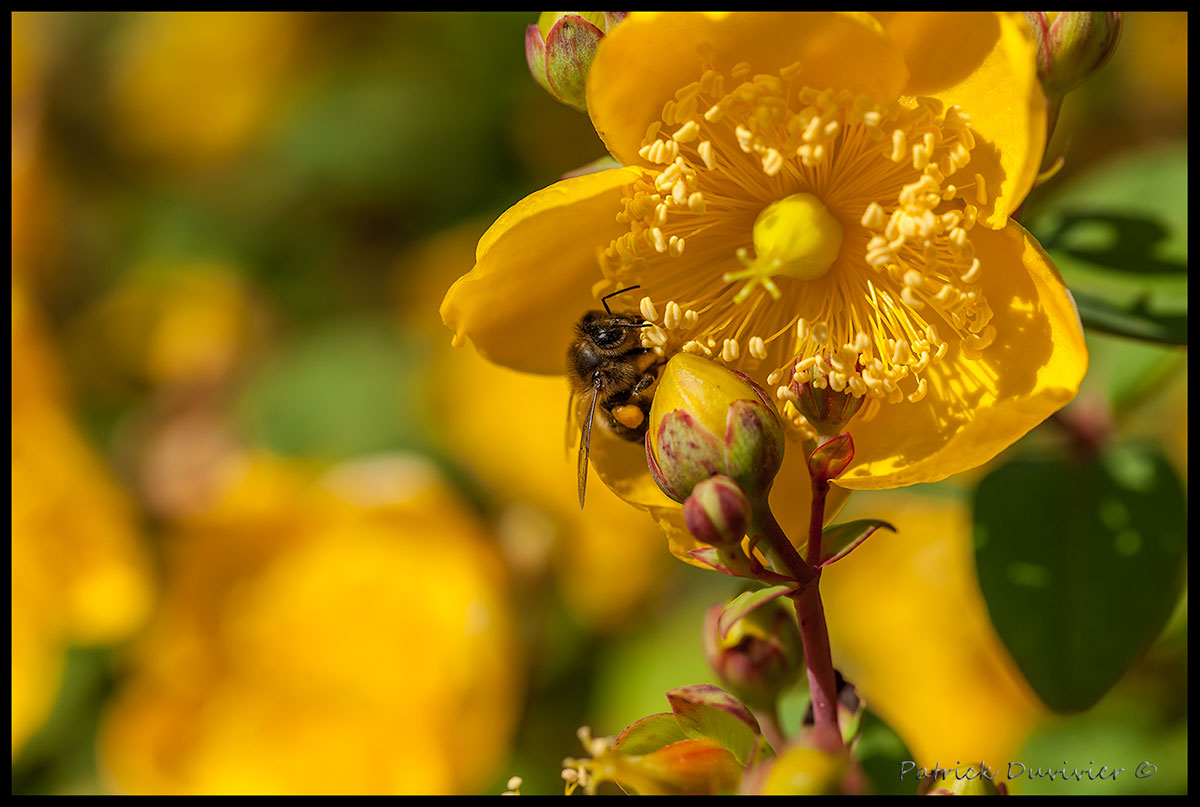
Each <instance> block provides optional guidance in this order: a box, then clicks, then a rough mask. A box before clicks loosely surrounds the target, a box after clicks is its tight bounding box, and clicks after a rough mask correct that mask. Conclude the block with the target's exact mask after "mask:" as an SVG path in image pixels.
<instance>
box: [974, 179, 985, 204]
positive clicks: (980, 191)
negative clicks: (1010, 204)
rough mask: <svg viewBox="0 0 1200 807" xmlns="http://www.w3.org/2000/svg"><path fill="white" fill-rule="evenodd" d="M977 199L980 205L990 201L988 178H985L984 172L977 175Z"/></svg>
mask: <svg viewBox="0 0 1200 807" xmlns="http://www.w3.org/2000/svg"><path fill="white" fill-rule="evenodd" d="M975 201H976V202H979V204H980V205H986V204H987V203H988V195H987V180H985V179H984V178H983V174H976V175H975Z"/></svg>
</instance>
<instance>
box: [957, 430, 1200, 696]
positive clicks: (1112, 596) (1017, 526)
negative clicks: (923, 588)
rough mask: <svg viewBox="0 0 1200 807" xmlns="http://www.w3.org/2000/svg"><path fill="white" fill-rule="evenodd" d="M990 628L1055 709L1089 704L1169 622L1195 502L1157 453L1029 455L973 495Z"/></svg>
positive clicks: (1129, 449) (1120, 450)
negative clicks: (1084, 457) (1078, 458)
mask: <svg viewBox="0 0 1200 807" xmlns="http://www.w3.org/2000/svg"><path fill="white" fill-rule="evenodd" d="M974 511H975V512H974V517H975V559H976V566H977V568H978V572H979V584H980V588H981V589H982V591H983V596H984V599H985V600H986V602H987V606H988V611H989V612H990V614H991V617H992V623H993V624H994V625H995V627H996V631H997V633H999V635H1000V638H1001V639H1002V640H1003V641H1004V643H1005V645H1007V647H1008V649H1009V651H1010V652H1011V653H1012V655H1013V658H1014V659H1015V660H1016V662H1017V665H1018V666H1019V667H1020V668H1021V671H1022V672H1023V673H1024V674H1025V677H1026V678H1027V679H1028V681H1029V683H1030V685H1032V686H1033V688H1034V690H1035V691H1036V692H1037V693H1038V695H1040V696H1041V698H1042V700H1044V701H1045V702H1046V704H1047V705H1048V706H1050V707H1051V708H1052V709H1056V710H1059V711H1074V710H1080V709H1086V708H1088V707H1089V706H1091V705H1092V704H1094V703H1095V702H1096V701H1097V700H1099V699H1100V697H1101V696H1103V695H1104V693H1105V692H1107V691H1108V690H1109V689H1110V688H1111V687H1112V686H1113V685H1114V684H1115V683H1116V682H1117V680H1118V679H1119V678H1120V677H1121V675H1122V674H1123V673H1124V672H1125V671H1126V670H1127V669H1128V668H1129V666H1130V665H1131V664H1132V663H1133V662H1134V661H1135V660H1136V659H1137V658H1138V656H1139V655H1140V654H1141V653H1142V652H1143V651H1144V650H1145V649H1146V648H1147V647H1148V646H1149V644H1150V643H1151V642H1152V641H1153V640H1154V638H1155V637H1156V636H1157V635H1158V633H1159V632H1160V631H1161V630H1162V628H1163V626H1164V625H1165V624H1166V622H1167V619H1168V617H1170V615H1171V610H1172V608H1173V607H1174V605H1175V603H1176V601H1177V599H1178V598H1179V594H1180V591H1181V588H1182V584H1183V576H1184V562H1183V561H1184V553H1185V550H1186V521H1187V503H1186V495H1185V493H1184V490H1183V486H1182V484H1181V483H1180V481H1179V479H1178V477H1177V476H1176V475H1175V472H1174V471H1173V470H1172V468H1171V466H1170V465H1169V464H1168V462H1167V460H1166V458H1165V457H1164V456H1163V455H1162V454H1161V453H1160V452H1159V451H1158V450H1157V449H1155V448H1151V447H1145V446H1125V447H1117V448H1114V449H1113V450H1111V451H1110V452H1108V453H1107V454H1106V455H1105V456H1103V457H1102V458H1101V460H1100V461H1098V462H1094V463H1075V462H1071V461H1068V460H1065V459H1053V460H1034V459H1025V460H1018V461H1016V462H1012V463H1010V464H1008V465H1005V466H1003V467H1002V468H1000V469H998V470H996V471H994V472H993V473H991V474H990V475H989V476H987V477H986V478H984V480H983V481H982V482H981V483H980V484H979V487H978V488H977V490H976V492H975V508H974Z"/></svg>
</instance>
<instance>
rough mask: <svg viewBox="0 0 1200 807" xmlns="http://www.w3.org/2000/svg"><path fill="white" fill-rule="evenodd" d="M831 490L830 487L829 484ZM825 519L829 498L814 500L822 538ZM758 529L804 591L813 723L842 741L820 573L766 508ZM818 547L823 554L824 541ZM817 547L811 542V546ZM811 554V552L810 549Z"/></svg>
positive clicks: (801, 610)
mask: <svg viewBox="0 0 1200 807" xmlns="http://www.w3.org/2000/svg"><path fill="white" fill-rule="evenodd" d="M825 487H826V490H828V487H829V486H828V483H825ZM824 517H825V497H824V496H823V495H822V496H821V497H820V505H819V507H818V501H817V496H816V495H814V496H813V519H814V521H813V523H815V524H817V525H818V526H817V528H816V529H817V530H818V532H817V535H818V536H820V529H821V526H820V525H821V524H822V522H823V521H824ZM754 521H755V526H756V528H757V529H758V531H759V532H761V533H763V535H765V536H766V538H767V542H768V546H769V547H770V549H771V550H773V551H772V556H773V559H774V560H777V561H779V562H781V563H782V564H783V567H784V569H785V570H786V571H787V573H788V574H790V575H791V576H792V577H793V578H794V579H795V580H796V581H797V582H798V583H800V584H801V586H800V589H799V590H798V591H796V592H795V593H793V594H791V595H790V596H791V598H792V602H793V603H795V606H796V621H797V623H798V624H799V626H800V640H801V642H802V643H803V645H804V664H805V666H806V667H807V670H808V688H809V692H810V694H811V695H812V704H813V722H814V726H815V728H816V729H817V730H818V731H825V732H827V733H828V734H830V735H831V736H836V737H837V738H838V742H839V743H840V741H841V731H840V730H839V729H838V722H837V684H836V682H835V680H834V675H833V657H832V655H831V654H830V650H829V630H828V628H827V627H826V625H825V609H824V606H822V604H821V592H820V586H819V584H820V579H821V571H820V569H816V568H814V567H813V566H812V565H810V564H808V563H806V562H805V561H804V559H803V558H801V557H800V553H799V552H797V551H796V548H795V547H794V546H792V542H791V541H789V540H788V538H787V536H786V535H785V534H784V532H783V528H782V527H780V526H779V522H777V521H776V520H775V516H774V515H772V513H771V512H770V510H768V509H766V508H763V511H762V512H757V513H755V518H754ZM816 544H817V546H818V549H817V551H818V553H819V552H820V548H819V547H820V538H819V537H818V539H817V541H816ZM812 545H813V541H812V538H811V530H810V538H809V546H810V547H811V546H812ZM810 554H811V549H810ZM818 557H819V555H818Z"/></svg>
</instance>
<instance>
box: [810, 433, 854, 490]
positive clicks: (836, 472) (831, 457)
mask: <svg viewBox="0 0 1200 807" xmlns="http://www.w3.org/2000/svg"><path fill="white" fill-rule="evenodd" d="M853 459H854V439H853V438H852V437H850V435H849V434H843V435H840V436H838V437H835V438H833V439H832V440H829V441H828V442H825V443H822V444H821V445H820V446H818V447H817V450H816V451H814V452H813V453H812V454H810V455H809V457H808V472H809V474H811V475H812V478H813V479H814V480H816V481H819V482H828V481H829V480H831V479H837V478H838V477H839V476H841V473H842V471H844V470H846V468H847V467H848V466H849V465H850V461H851V460H853Z"/></svg>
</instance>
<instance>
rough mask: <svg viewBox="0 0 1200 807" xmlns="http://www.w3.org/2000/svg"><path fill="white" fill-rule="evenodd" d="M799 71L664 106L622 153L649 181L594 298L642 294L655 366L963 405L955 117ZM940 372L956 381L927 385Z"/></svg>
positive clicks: (716, 84) (967, 354)
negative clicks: (932, 397) (726, 367)
mask: <svg viewBox="0 0 1200 807" xmlns="http://www.w3.org/2000/svg"><path fill="white" fill-rule="evenodd" d="M802 75H803V71H802V69H801V66H800V65H792V66H791V67H787V68H784V69H783V70H781V71H780V72H779V73H778V74H777V75H763V74H759V75H752V71H751V69H750V66H749V65H748V64H745V63H742V64H739V65H737V66H735V67H734V68H733V70H732V76H733V80H732V81H728V80H727V77H726V76H725V75H723V74H721V73H719V72H717V71H716V70H714V69H711V68H710V69H706V70H705V71H704V73H703V75H702V76H701V78H700V80H699V81H697V82H693V83H692V84H689V85H688V86H686V87H683V88H681V89H680V90H679V91H678V92H676V93H675V98H674V99H673V100H671V101H668V102H667V104H666V105H665V106H664V108H663V113H662V119H661V121H656V122H655V123H654V124H652V125H651V126H650V128H649V129H648V130H647V132H646V138H645V140H644V142H643V146H642V148H641V150H640V151H639V152H638V153H639V155H640V156H641V157H642V158H643V159H644V160H645V161H646V162H647V164H649V165H650V166H653V167H652V168H647V170H646V173H645V175H644V177H643V178H641V179H639V180H637V181H635V182H634V183H633V184H632V185H630V186H629V187H628V188H627V189H626V193H625V197H624V199H623V209H622V211H621V213H620V214H619V215H618V216H617V218H618V220H619V221H621V222H624V223H627V224H628V226H629V229H628V231H627V232H625V233H624V234H623V235H621V236H620V237H619V238H617V239H615V240H614V241H613V242H612V243H610V244H609V246H608V248H607V249H606V250H604V252H603V254H602V255H601V258H600V265H601V270H602V272H603V274H604V277H605V283H603V284H599V285H598V288H599V287H602V286H604V285H605V284H607V285H609V286H611V287H613V288H617V287H619V286H618V285H616V284H620V285H625V286H628V285H632V284H634V283H637V284H641V286H642V288H643V289H645V291H646V293H647V294H648V298H647V299H644V300H643V301H642V306H641V310H642V314H643V316H645V317H646V319H647V320H649V321H650V322H652V323H654V327H650V328H646V329H644V330H643V332H642V340H643V344H644V345H645V346H646V347H648V348H651V349H653V350H654V351H655V352H657V353H659V354H660V355H670V354H671V353H674V352H677V351H679V350H686V351H691V352H696V353H702V354H705V355H709V356H719V357H720V358H721V359H722V360H724V361H725V362H727V363H730V364H734V365H735V366H737V367H738V369H740V370H743V371H745V372H748V373H750V374H751V375H753V376H755V377H758V378H759V379H760V380H765V381H766V382H767V383H768V384H770V385H776V384H779V385H780V386H781V388H783V387H786V385H787V384H788V382H789V381H790V380H791V378H790V377H788V376H790V374H791V373H792V372H795V373H797V374H805V376H806V377H805V378H804V379H802V380H811V381H812V382H813V383H814V384H815V385H817V386H823V385H827V386H828V387H830V388H832V389H834V390H836V391H843V390H844V391H847V392H848V393H850V394H852V395H854V396H856V397H861V396H866V397H869V398H872V399H876V400H880V401H888V402H893V403H895V402H899V401H902V400H905V399H907V400H909V401H917V400H920V398H922V397H924V395H925V394H926V391H927V389H928V386H929V384H931V383H932V384H934V385H937V388H938V390H939V394H940V395H943V396H945V395H951V396H953V395H967V394H969V388H972V387H973V386H974V387H978V386H979V385H981V384H985V383H987V379H986V377H985V376H986V368H985V367H984V366H982V365H978V366H976V364H975V363H974V361H973V360H974V359H977V358H979V356H980V351H982V350H984V349H986V348H987V347H988V346H989V345H990V344H991V343H992V341H993V340H994V338H995V327H994V326H992V325H991V324H990V323H991V319H992V310H991V308H990V307H989V306H988V303H987V300H986V298H985V296H984V294H983V290H982V288H981V286H980V285H979V282H978V281H979V277H980V275H981V272H982V267H981V265H980V261H979V260H978V259H977V258H976V257H975V250H974V246H973V245H972V243H971V237H970V231H971V229H972V228H973V227H974V226H975V221H976V218H977V216H978V214H979V206H981V205H986V204H987V203H988V193H987V188H986V187H985V184H984V178H983V176H981V175H980V174H977V173H975V172H974V171H973V170H972V168H973V167H970V166H969V163H970V161H971V152H972V150H973V149H974V147H975V138H974V135H973V133H972V132H971V130H970V127H969V121H968V118H967V116H966V115H965V114H964V113H963V112H962V111H961V110H960V109H959V108H958V107H951V108H949V109H946V108H944V107H943V105H942V104H941V102H940V101H937V100H935V99H932V98H904V99H900V100H898V101H891V102H888V103H880V102H878V101H876V100H875V99H872V98H870V97H867V96H854V95H852V94H851V93H849V92H847V91H841V92H835V91H833V90H818V89H815V88H812V87H808V86H804V85H803V84H802V83H801V82H800V78H801V77H802ZM727 84H728V85H729V86H727ZM747 242H749V243H747ZM780 278H788V280H787V281H786V282H785V281H781V280H780ZM655 301H657V303H658V305H656V304H655ZM664 305H665V308H663V306H664ZM659 310H663V311H665V316H664V317H663V318H661V319H659V317H658V312H659ZM743 348H745V349H743ZM943 361H945V362H952V363H954V366H955V370H956V374H955V375H956V378H958V379H960V380H961V379H964V378H966V379H967V381H966V382H965V383H960V381H954V382H947V381H945V379H943V378H939V377H938V376H937V375H936V374H937V373H938V372H940V371H938V370H937V369H936V367H937V365H938V364H939V363H941V362H943ZM764 365H765V366H764ZM960 371H961V372H960ZM927 377H928V379H929V380H927ZM864 411H866V410H864Z"/></svg>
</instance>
